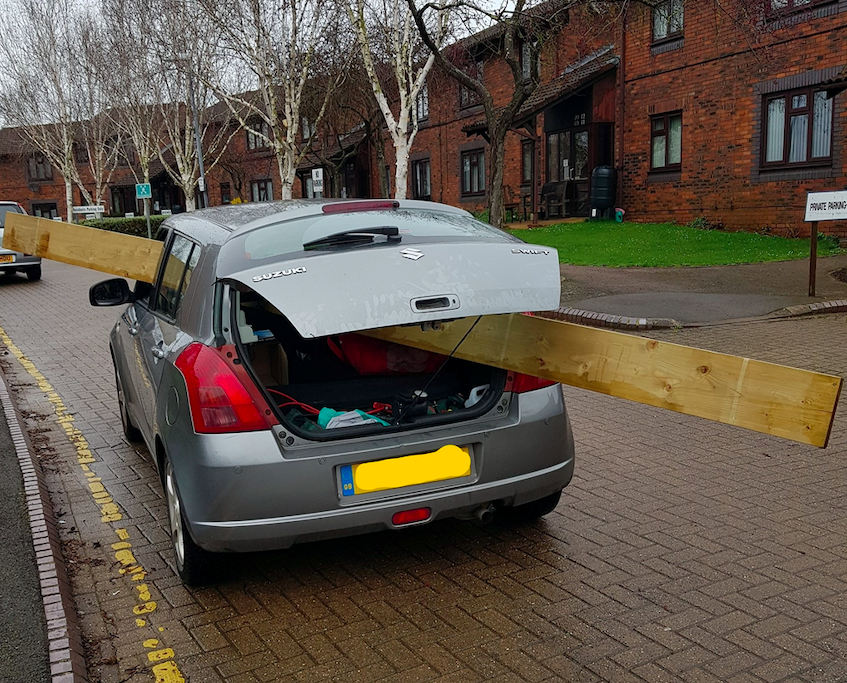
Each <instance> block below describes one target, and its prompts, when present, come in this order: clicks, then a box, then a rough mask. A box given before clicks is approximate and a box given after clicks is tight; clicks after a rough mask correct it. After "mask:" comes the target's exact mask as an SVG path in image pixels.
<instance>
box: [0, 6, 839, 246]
mask: <svg viewBox="0 0 847 683" xmlns="http://www.w3.org/2000/svg"><path fill="white" fill-rule="evenodd" d="M498 40H500V33H498V31H497V30H496V27H495V28H494V29H488V30H487V31H484V32H482V33H481V34H478V35H477V36H472V37H471V38H468V39H466V40H465V41H462V42H463V47H464V48H465V49H466V50H467V53H468V54H469V55H471V59H470V60H469V63H470V67H469V68H472V69H475V70H476V72H477V73H480V70H481V73H482V75H483V77H484V81H485V83H486V86H487V87H488V88H489V90H490V91H491V92H492V94H493V95H494V98H495V103H496V104H497V105H498V106H502V105H503V104H505V103H506V102H507V101H508V99H509V98H510V96H511V90H512V88H513V87H514V86H513V83H514V80H513V78H512V75H511V72H510V71H509V70H508V68H507V65H506V64H505V62H504V61H503V60H502V59H500V58H499V57H498V56H497V54H498V43H497V41H498ZM475 55H476V56H475ZM521 56H522V64H521V66H522V68H523V69H524V73H525V76H526V77H528V78H529V77H533V76H534V75H535V74H537V76H538V79H539V83H540V84H539V86H538V88H537V89H536V90H535V92H534V93H533V94H532V95H531V96H530V98H529V99H528V100H527V102H525V104H524V105H523V107H522V108H521V110H520V111H519V112H518V114H517V116H516V118H515V120H514V125H513V126H512V129H511V131H510V132H509V133H508V136H507V140H506V161H505V169H504V172H505V174H504V183H503V184H504V193H505V204H506V208H507V210H508V212H509V214H510V215H512V216H520V217H524V218H527V219H533V218H552V217H560V216H566V217H569V216H588V215H589V212H590V201H589V198H590V190H591V177H592V173H593V171H594V169H595V168H597V167H600V166H606V167H613V168H614V169H616V171H617V177H616V181H615V184H614V187H615V189H616V190H617V197H616V200H615V205H616V206H619V207H622V208H624V209H625V210H626V212H627V217H628V218H631V219H633V220H643V221H676V222H680V223H686V222H689V221H691V220H694V219H696V218H703V219H705V220H706V221H708V222H710V223H713V224H719V225H724V226H726V227H729V228H744V229H756V230H758V229H765V230H771V231H773V232H776V233H782V234H803V233H807V232H808V226H807V225H806V224H804V223H803V208H804V206H805V196H806V193H807V192H808V191H826V190H836V189H843V188H845V187H847V150H845V145H847V93H845V94H841V93H842V92H843V91H844V90H845V88H847V0H758V2H757V1H755V0H730V1H729V2H722V3H720V5H718V3H714V2H708V1H703V2H693V1H692V0H688V1H687V2H686V1H685V0H665V1H664V2H660V3H659V4H658V5H657V6H656V7H654V8H650V7H647V6H643V5H640V4H637V3H632V4H629V5H628V9H627V10H626V11H625V12H624V13H623V14H621V13H620V12H619V6H618V5H615V4H612V5H605V6H603V5H602V3H585V4H584V5H581V6H579V7H575V8H572V9H571V10H570V11H569V13H568V14H567V15H566V19H564V20H562V21H561V22H560V25H559V27H558V29H557V31H556V33H555V35H553V36H552V37H551V38H550V39H549V40H547V41H546V42H545V43H544V44H543V46H542V47H541V48H540V49H539V50H538V51H537V52H536V50H535V49H534V47H533V43H532V41H531V36H529V37H527V40H526V41H525V43H524V44H523V45H521ZM417 107H418V115H419V119H420V120H421V124H420V130H419V132H418V136H417V138H416V140H415V144H414V147H413V150H412V154H411V160H410V169H409V187H408V196H410V197H413V198H420V199H432V200H435V201H440V202H445V203H448V204H454V205H456V206H460V207H462V208H466V209H469V210H481V209H484V208H485V206H486V202H487V191H488V175H489V173H488V168H487V166H486V160H487V159H488V144H487V139H486V132H487V131H486V125H485V120H484V116H483V113H482V107H481V105H480V104H479V103H478V102H477V101H476V99H475V93H473V92H472V91H468V90H467V89H466V88H464V87H462V86H460V85H459V84H458V83H457V82H455V81H453V80H452V79H450V78H449V77H447V76H446V75H445V74H443V73H440V72H438V70H437V69H436V70H434V71H433V73H432V74H431V75H430V78H429V82H428V84H427V89H426V91H425V92H424V93H422V95H421V97H420V98H419V100H418V102H417ZM12 133H13V131H9V130H5V131H2V133H0V196H2V198H4V199H15V200H17V201H20V202H21V203H23V204H24V206H25V207H26V208H27V209H28V210H30V211H31V212H33V213H39V212H41V213H43V214H45V215H47V214H50V213H51V212H54V211H55V212H58V215H62V213H63V204H64V186H63V184H62V181H61V178H55V177H53V175H52V172H50V170H49V166H47V167H45V165H44V163H43V159H42V160H41V161H39V159H38V155H37V154H35V153H33V152H31V151H30V152H22V151H21V150H20V147H19V143H18V147H17V148H16V147H15V143H14V142H13V139H12V138H13V137H14V136H13V135H12ZM377 134H378V131H370V130H364V129H363V128H362V127H361V126H359V127H355V128H353V129H351V130H350V131H349V133H348V134H345V135H335V136H334V137H333V138H332V140H331V141H327V140H326V139H324V141H323V144H322V145H319V146H318V147H317V148H316V149H315V151H314V152H313V153H311V154H310V155H308V156H307V157H306V158H305V159H304V160H303V162H302V163H301V164H300V167H299V168H298V182H296V183H295V185H294V188H293V193H294V196H295V197H299V196H312V195H313V194H314V193H313V191H312V187H311V173H310V171H311V169H312V168H313V167H322V168H323V169H324V177H325V191H324V195H325V196H347V197H368V196H379V194H380V190H379V188H380V180H381V178H380V175H381V174H382V175H383V178H387V179H389V180H391V181H393V176H394V173H393V154H392V147H391V144H390V139H389V138H388V136H387V132H385V131H383V134H382V145H381V146H382V147H383V148H384V150H385V153H384V155H380V154H378V153H377V148H378V147H379V146H380V145H377V144H374V141H375V136H376V135H377ZM132 182H133V180H132V178H131V174H130V173H129V169H127V168H124V169H121V168H119V169H117V170H116V172H115V175H114V176H113V182H112V185H113V190H112V196H111V197H110V200H111V205H110V207H109V210H110V212H111V213H113V214H116V215H123V213H124V212H125V211H132V210H133V209H134V208H136V207H134V199H133V196H132V194H131V188H132ZM208 185H209V199H210V203H211V204H212V205H216V204H221V203H227V202H229V201H232V200H233V199H234V198H235V197H239V198H240V199H241V200H243V201H263V200H267V199H272V198H279V196H280V182H279V174H278V170H277V164H276V159H275V157H274V156H273V154H272V153H271V152H270V150H269V148H267V147H263V146H262V145H261V142H260V141H259V140H257V138H255V137H254V136H251V135H250V134H247V133H245V132H244V131H241V132H239V133H238V134H237V135H235V136H234V137H233V138H232V141H231V143H230V147H229V149H228V150H227V152H226V154H225V155H224V157H223V158H222V160H221V162H220V163H219V164H218V166H217V167H215V169H213V170H212V171H211V172H210V173H209V175H208ZM77 194H79V193H78V191H77ZM154 198H158V199H159V204H160V208H168V207H169V206H177V207H178V206H180V204H181V205H183V206H184V201H181V196H180V193H179V191H178V190H177V189H176V188H174V187H173V186H172V185H171V184H170V182H169V181H168V180H167V176H166V174H165V173H164V171H163V169H160V173H159V175H158V176H157V178H156V179H155V181H154ZM136 210H137V208H136ZM821 228H822V229H823V230H825V231H829V232H833V233H837V234H847V223H830V224H822V225H821Z"/></svg>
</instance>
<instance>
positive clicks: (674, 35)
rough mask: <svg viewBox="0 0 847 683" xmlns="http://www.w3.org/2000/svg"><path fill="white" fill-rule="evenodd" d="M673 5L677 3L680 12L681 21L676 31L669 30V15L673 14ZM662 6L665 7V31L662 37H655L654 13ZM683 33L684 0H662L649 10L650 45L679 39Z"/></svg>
mask: <svg viewBox="0 0 847 683" xmlns="http://www.w3.org/2000/svg"><path fill="white" fill-rule="evenodd" d="M674 5H678V7H679V10H680V12H682V22H681V25H680V29H679V30H678V31H671V17H672V16H673V7H674ZM663 7H667V23H668V25H667V31H668V32H667V33H666V34H665V35H664V36H662V37H660V38H659V37H656V15H657V13H658V12H660V11H661V10H662V8H663ZM684 33H685V0H664V1H663V2H660V3H659V4H658V5H656V6H655V7H653V8H652V10H651V12H650V44H651V45H661V44H662V43H668V42H671V41H674V40H679V39H680V38H682V37H683V35H684Z"/></svg>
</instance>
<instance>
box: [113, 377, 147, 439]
mask: <svg viewBox="0 0 847 683" xmlns="http://www.w3.org/2000/svg"><path fill="white" fill-rule="evenodd" d="M115 385H116V386H117V389H118V412H119V413H120V416H121V428H122V429H123V432H124V436H125V437H126V438H127V440H128V441H129V442H130V443H138V442H140V441H141V432H140V431H139V429H138V427H136V426H135V425H134V424H132V418H131V417H130V416H129V412H128V411H127V409H126V400H125V399H124V390H123V387H122V386H121V380H120V378H119V377H118V371H117V369H115Z"/></svg>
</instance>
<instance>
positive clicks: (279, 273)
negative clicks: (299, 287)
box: [253, 266, 306, 282]
mask: <svg viewBox="0 0 847 683" xmlns="http://www.w3.org/2000/svg"><path fill="white" fill-rule="evenodd" d="M305 272H306V267H305V266H300V267H299V268H286V269H285V270H275V271H274V272H273V273H266V274H265V275H254V276H253V282H261V281H262V280H273V279H274V278H275V277H285V276H286V275H297V274H298V273H305Z"/></svg>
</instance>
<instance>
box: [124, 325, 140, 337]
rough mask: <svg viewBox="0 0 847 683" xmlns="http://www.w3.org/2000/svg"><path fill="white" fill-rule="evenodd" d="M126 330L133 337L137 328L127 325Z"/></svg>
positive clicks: (136, 332)
mask: <svg viewBox="0 0 847 683" xmlns="http://www.w3.org/2000/svg"><path fill="white" fill-rule="evenodd" d="M126 331H127V332H129V333H130V334H131V335H132V336H133V337H134V336H135V335H137V334H138V328H137V327H132V326H127V328H126Z"/></svg>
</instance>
